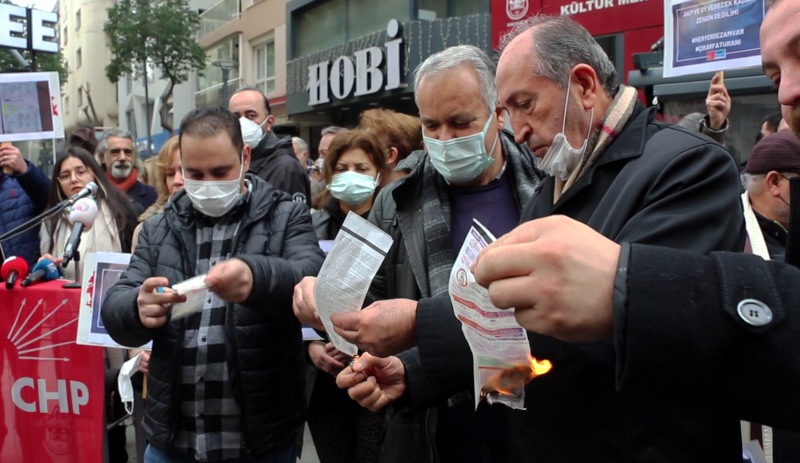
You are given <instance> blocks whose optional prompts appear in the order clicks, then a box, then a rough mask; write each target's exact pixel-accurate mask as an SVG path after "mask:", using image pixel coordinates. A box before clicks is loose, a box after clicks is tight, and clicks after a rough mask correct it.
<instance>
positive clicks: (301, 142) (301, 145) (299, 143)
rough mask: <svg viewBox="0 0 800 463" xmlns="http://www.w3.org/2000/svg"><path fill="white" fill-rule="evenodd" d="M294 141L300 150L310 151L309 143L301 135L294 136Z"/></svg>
mask: <svg viewBox="0 0 800 463" xmlns="http://www.w3.org/2000/svg"><path fill="white" fill-rule="evenodd" d="M292 143H293V144H295V145H297V146H298V147H299V148H300V151H301V152H303V151H306V152H307V151H308V143H306V141H305V140H303V139H302V138H300V137H292Z"/></svg>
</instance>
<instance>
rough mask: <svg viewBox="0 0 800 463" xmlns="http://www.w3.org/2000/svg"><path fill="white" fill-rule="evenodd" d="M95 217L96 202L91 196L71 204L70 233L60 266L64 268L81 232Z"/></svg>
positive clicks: (72, 255) (73, 255)
mask: <svg viewBox="0 0 800 463" xmlns="http://www.w3.org/2000/svg"><path fill="white" fill-rule="evenodd" d="M90 185H94V184H90ZM88 186H89V185H87V188H88ZM78 194H80V193H78ZM95 217H97V203H96V202H94V200H93V199H91V198H83V199H79V200H77V201H76V202H75V204H74V205H73V206H72V211H71V212H70V213H69V222H70V223H71V224H72V234H71V235H69V241H67V246H66V247H65V248H64V261H63V262H62V263H61V266H62V267H64V268H66V267H67V264H68V263H69V261H70V260H72V258H73V257H75V253H76V251H77V249H78V244H79V243H80V242H81V233H83V231H84V230H89V229H91V228H92V224H94V219H95Z"/></svg>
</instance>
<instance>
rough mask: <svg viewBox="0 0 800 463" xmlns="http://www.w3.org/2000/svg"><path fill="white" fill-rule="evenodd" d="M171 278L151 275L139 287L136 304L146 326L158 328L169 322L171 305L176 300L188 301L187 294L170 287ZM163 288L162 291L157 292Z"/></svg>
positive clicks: (140, 318)
mask: <svg viewBox="0 0 800 463" xmlns="http://www.w3.org/2000/svg"><path fill="white" fill-rule="evenodd" d="M168 286H169V280H167V279H166V278H164V277H151V278H148V279H146V280H144V282H143V283H142V286H140V287H139V296H138V297H137V298H136V305H137V306H138V308H139V320H141V322H142V325H144V327H145V328H158V327H161V326H164V324H165V323H167V311H168V310H169V306H170V305H171V304H174V303H176V302H184V301H186V296H180V295H179V294H178V293H176V292H175V291H174V290H173V289H171V288H169V287H168ZM158 288H162V291H163V292H161V293H159V292H157V290H158Z"/></svg>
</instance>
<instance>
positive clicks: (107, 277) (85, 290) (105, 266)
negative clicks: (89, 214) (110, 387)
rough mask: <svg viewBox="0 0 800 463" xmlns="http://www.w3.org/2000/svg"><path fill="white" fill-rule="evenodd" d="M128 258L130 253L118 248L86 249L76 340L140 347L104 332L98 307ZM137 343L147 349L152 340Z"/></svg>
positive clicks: (124, 268)
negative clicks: (143, 344) (103, 249)
mask: <svg viewBox="0 0 800 463" xmlns="http://www.w3.org/2000/svg"><path fill="white" fill-rule="evenodd" d="M130 260H131V255H130V254H124V253H120V252H89V253H87V254H86V256H85V257H84V260H83V275H82V280H81V305H80V311H79V312H78V336H77V339H76V342H77V343H78V344H84V345H89V346H103V347H131V348H133V347H140V346H121V345H119V344H117V342H116V341H114V340H113V339H111V336H109V335H108V332H107V331H106V328H105V326H103V319H102V318H101V316H100V309H101V307H102V305H103V299H105V296H106V293H108V290H109V289H111V287H112V286H114V284H115V283H116V282H117V281H119V279H120V278H122V275H123V273H125V271H127V270H128V264H129V263H130ZM141 347H145V348H147V349H150V348H151V347H152V342H151V343H148V344H146V345H145V346H141Z"/></svg>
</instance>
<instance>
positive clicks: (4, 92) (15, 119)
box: [0, 72, 64, 142]
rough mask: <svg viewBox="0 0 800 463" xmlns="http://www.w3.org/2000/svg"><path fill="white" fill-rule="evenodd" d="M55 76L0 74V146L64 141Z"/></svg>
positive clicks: (57, 85)
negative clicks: (27, 142) (7, 143)
mask: <svg viewBox="0 0 800 463" xmlns="http://www.w3.org/2000/svg"><path fill="white" fill-rule="evenodd" d="M59 89H60V84H59V79H58V73H55V72H30V73H4V74H0V142H6V141H23V140H45V139H53V138H64V124H63V121H62V118H61V93H60V90H59Z"/></svg>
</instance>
